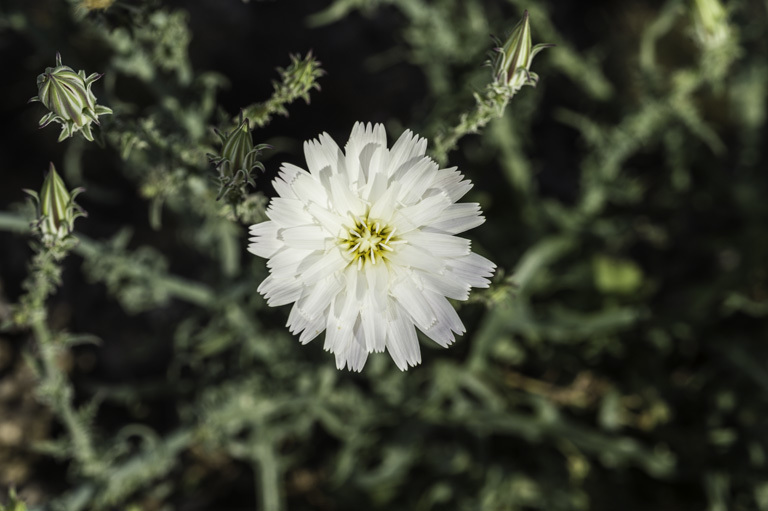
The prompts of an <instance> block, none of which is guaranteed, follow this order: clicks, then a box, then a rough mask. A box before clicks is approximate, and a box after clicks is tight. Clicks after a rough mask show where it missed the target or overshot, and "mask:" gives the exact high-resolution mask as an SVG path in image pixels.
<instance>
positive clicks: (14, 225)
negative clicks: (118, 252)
mask: <svg viewBox="0 0 768 511" xmlns="http://www.w3.org/2000/svg"><path fill="white" fill-rule="evenodd" d="M29 230H30V223H29V221H28V220H25V219H24V218H23V217H21V216H19V215H16V214H13V213H5V212H0V231H9V232H19V233H25V232H29ZM77 239H78V241H79V243H78V244H77V245H76V246H75V248H74V251H75V252H76V253H77V254H79V255H81V256H82V257H84V258H85V259H89V258H93V257H99V254H100V253H101V251H102V248H101V244H100V243H99V242H97V241H93V240H91V239H90V238H88V237H86V236H83V235H78V236H77ZM158 284H159V285H161V286H163V287H165V289H167V290H168V292H169V293H170V294H171V296H173V297H174V298H178V299H180V300H184V301H186V302H189V303H193V304H195V305H199V306H201V307H205V306H209V305H212V304H213V303H214V302H215V299H216V297H215V295H214V293H213V290H211V289H210V288H209V287H208V286H206V285H204V284H201V283H199V282H194V281H190V280H186V279H183V278H181V277H176V276H173V275H165V276H162V277H160V278H159V282H158Z"/></svg>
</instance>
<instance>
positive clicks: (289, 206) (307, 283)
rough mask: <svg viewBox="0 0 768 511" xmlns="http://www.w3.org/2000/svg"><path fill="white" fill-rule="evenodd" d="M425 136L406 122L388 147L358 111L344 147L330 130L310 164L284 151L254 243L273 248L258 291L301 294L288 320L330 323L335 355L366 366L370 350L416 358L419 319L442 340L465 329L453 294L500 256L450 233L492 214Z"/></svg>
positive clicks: (284, 300) (291, 323) (402, 364)
mask: <svg viewBox="0 0 768 511" xmlns="http://www.w3.org/2000/svg"><path fill="white" fill-rule="evenodd" d="M426 149H427V141H426V140H425V139H423V138H419V137H418V136H417V135H414V134H412V133H411V132H410V131H406V132H405V133H403V134H402V136H401V137H400V139H399V140H398V141H397V142H395V145H394V146H392V148H391V149H388V148H387V136H386V132H385V130H384V126H383V125H381V124H377V125H375V126H371V124H370V123H369V124H367V125H364V124H363V123H357V124H355V126H354V127H353V128H352V134H351V135H350V137H349V142H347V145H346V147H345V148H344V151H343V152H342V150H341V149H340V148H339V146H338V145H336V143H335V142H334V141H333V139H332V138H331V137H330V136H329V135H328V134H327V133H323V134H322V135H320V136H319V137H318V139H317V140H312V141H309V142H305V143H304V154H305V156H306V159H307V166H308V168H309V172H307V171H306V170H304V169H302V168H299V167H296V166H295V165H291V164H289V163H284V164H283V166H282V167H281V169H280V174H279V177H278V178H277V179H275V181H274V183H273V184H274V187H275V190H276V191H277V194H278V195H279V197H275V198H273V199H272V200H271V202H270V204H269V207H268V208H267V216H268V217H269V218H270V220H269V221H267V222H262V223H260V224H256V225H252V226H251V228H250V234H251V235H252V236H253V238H251V239H250V241H251V242H252V243H251V244H250V245H249V247H248V250H249V251H250V252H252V253H253V254H256V255H257V256H260V257H264V258H267V259H269V261H268V262H267V267H268V268H269V270H270V275H269V276H268V277H267V278H266V279H265V280H264V282H262V283H261V285H260V286H259V288H258V291H259V292H260V293H261V294H263V295H264V297H265V298H266V299H267V303H268V304H269V305H270V306H279V305H285V304H288V303H294V302H295V303H294V305H293V308H292V309H291V312H290V315H289V316H288V327H289V328H290V331H291V332H292V333H294V334H299V333H301V335H300V337H299V340H300V342H301V343H302V344H306V343H308V342H309V341H311V340H312V339H314V338H315V337H317V336H318V335H319V334H320V333H322V332H323V331H324V330H325V332H326V334H325V344H324V346H323V347H324V349H325V350H328V351H331V352H332V353H334V354H335V355H336V366H337V367H338V368H339V369H342V368H343V367H344V366H345V365H346V366H347V367H348V368H349V369H351V370H354V371H360V370H361V369H362V368H363V365H365V361H366V359H367V357H368V354H369V353H371V352H383V351H384V349H386V350H387V351H389V354H390V355H391V356H392V359H393V360H394V362H395V364H396V365H397V367H399V368H400V369H401V370H406V369H407V368H408V366H415V365H416V364H418V363H420V362H421V353H420V351H419V343H418V340H417V338H416V330H415V328H414V325H415V326H416V327H417V328H418V329H419V330H421V331H422V332H423V333H424V334H425V335H426V336H427V337H429V338H430V339H432V340H433V341H435V342H436V343H438V344H439V345H440V346H444V347H445V346H448V345H450V344H451V343H452V342H453V341H454V333H456V334H462V333H464V325H463V324H462V323H461V320H460V319H459V316H458V314H457V313H456V311H455V310H454V308H453V307H452V306H451V304H450V302H448V300H447V299H446V297H447V298H452V299H455V300H466V299H467V298H468V296H469V290H470V288H471V287H488V284H489V281H488V278H487V277H490V276H491V275H492V274H493V270H494V268H495V267H496V266H495V265H494V264H493V263H492V262H491V261H489V260H488V259H486V258H484V257H482V256H480V255H477V254H475V253H473V252H472V251H471V250H470V241H469V240H467V239H465V238H460V237H458V236H455V235H456V234H458V233H461V232H464V231H466V230H468V229H471V228H473V227H477V226H478V225H480V224H482V223H483V222H484V221H485V218H484V217H482V216H481V215H480V206H479V204H476V203H460V204H457V203H456V201H458V200H459V199H460V198H461V197H462V196H463V195H464V194H466V193H467V192H468V191H469V189H470V188H471V187H472V185H471V183H470V182H469V181H466V180H462V175H461V173H460V172H458V171H457V170H456V167H452V168H449V169H439V167H438V165H437V163H435V162H434V161H432V160H431V159H430V158H429V157H427V156H425V152H426Z"/></svg>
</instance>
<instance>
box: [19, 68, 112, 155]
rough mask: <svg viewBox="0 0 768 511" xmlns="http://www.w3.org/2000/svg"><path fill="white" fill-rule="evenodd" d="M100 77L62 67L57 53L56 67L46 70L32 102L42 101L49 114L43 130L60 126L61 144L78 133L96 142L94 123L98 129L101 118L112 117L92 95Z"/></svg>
mask: <svg viewBox="0 0 768 511" xmlns="http://www.w3.org/2000/svg"><path fill="white" fill-rule="evenodd" d="M101 77H102V75H100V74H99V73H93V74H92V75H90V76H89V77H87V78H86V76H85V71H82V70H81V71H78V72H77V73H76V72H75V71H74V70H73V69H72V68H71V67H69V66H64V65H62V63H61V55H60V54H59V53H56V66H55V67H48V68H46V69H45V73H42V74H41V75H39V76H38V77H37V90H38V95H37V96H35V97H33V98H31V99H30V100H29V101H30V102H33V101H39V102H40V103H42V104H44V105H45V106H46V107H47V108H48V110H50V112H49V113H48V114H46V115H45V116H43V118H42V119H40V123H39V124H40V127H41V128H44V127H46V126H48V125H49V124H50V123H52V122H54V121H55V122H58V123H59V124H61V135H59V142H61V141H62V140H64V139H65V138H69V137H71V136H72V135H74V134H75V133H76V132H78V131H82V132H83V136H84V137H85V138H86V139H87V140H89V141H93V134H92V133H91V123H96V125H99V116H100V115H106V114H111V113H112V110H110V109H109V108H107V107H105V106H101V105H97V104H96V96H94V95H93V92H91V85H93V82H95V81H96V80H98V79H99V78H101Z"/></svg>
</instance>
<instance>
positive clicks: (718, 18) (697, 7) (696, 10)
mask: <svg viewBox="0 0 768 511" xmlns="http://www.w3.org/2000/svg"><path fill="white" fill-rule="evenodd" d="M692 11H693V12H692V14H693V25H694V30H695V32H696V37H697V38H698V40H699V42H700V43H701V44H703V45H704V46H709V47H717V46H720V45H721V44H723V43H724V42H725V41H726V40H727V39H728V37H729V35H730V32H731V30H730V27H729V25H728V12H727V11H726V10H725V7H723V5H722V4H721V3H720V1H719V0H693V9H692Z"/></svg>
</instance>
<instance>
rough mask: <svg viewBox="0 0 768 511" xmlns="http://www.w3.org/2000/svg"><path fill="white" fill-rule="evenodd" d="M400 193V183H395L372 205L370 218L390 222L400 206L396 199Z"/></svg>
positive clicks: (369, 213)
mask: <svg viewBox="0 0 768 511" xmlns="http://www.w3.org/2000/svg"><path fill="white" fill-rule="evenodd" d="M399 193H400V183H398V182H397V181H395V182H394V183H392V184H391V185H390V186H389V188H387V189H386V191H384V193H383V194H382V195H381V196H380V197H379V198H378V199H377V200H376V202H374V203H373V204H372V205H371V209H370V211H369V212H368V217H369V218H375V219H376V220H381V221H383V222H389V221H390V220H391V219H392V215H393V214H394V212H395V209H396V208H397V206H398V204H397V202H396V197H397V195H398V194H399Z"/></svg>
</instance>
